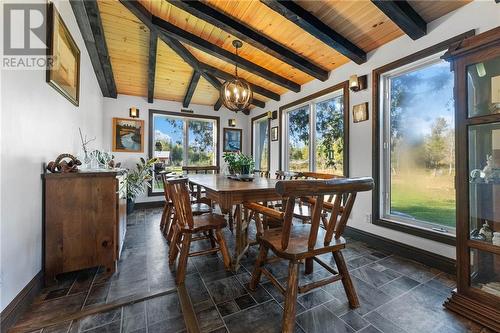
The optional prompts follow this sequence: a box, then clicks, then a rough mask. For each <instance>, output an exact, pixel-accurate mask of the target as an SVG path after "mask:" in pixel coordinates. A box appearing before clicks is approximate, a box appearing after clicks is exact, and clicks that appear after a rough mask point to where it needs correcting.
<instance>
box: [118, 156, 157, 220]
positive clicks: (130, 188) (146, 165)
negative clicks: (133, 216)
mask: <svg viewBox="0 0 500 333" xmlns="http://www.w3.org/2000/svg"><path fill="white" fill-rule="evenodd" d="M156 162H157V159H156V158H151V159H149V160H147V161H146V160H145V159H144V158H142V157H141V158H140V163H137V164H136V169H135V170H129V171H128V173H127V177H126V181H125V182H124V183H125V184H126V186H127V213H128V214H130V213H132V212H133V211H134V205H135V198H136V197H137V196H138V195H141V194H143V193H144V192H145V191H146V186H147V187H151V183H150V182H149V181H150V180H151V179H153V176H152V174H151V169H152V168H153V166H154V164H155V163H156Z"/></svg>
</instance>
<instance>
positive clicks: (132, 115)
mask: <svg viewBox="0 0 500 333" xmlns="http://www.w3.org/2000/svg"><path fill="white" fill-rule="evenodd" d="M128 115H129V116H130V118H139V109H138V108H136V107H131V108H130V109H129V113H128Z"/></svg>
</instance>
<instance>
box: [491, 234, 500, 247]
mask: <svg viewBox="0 0 500 333" xmlns="http://www.w3.org/2000/svg"><path fill="white" fill-rule="evenodd" d="M491 241H492V242H493V245H496V246H500V232H494V233H493V238H492V239H491Z"/></svg>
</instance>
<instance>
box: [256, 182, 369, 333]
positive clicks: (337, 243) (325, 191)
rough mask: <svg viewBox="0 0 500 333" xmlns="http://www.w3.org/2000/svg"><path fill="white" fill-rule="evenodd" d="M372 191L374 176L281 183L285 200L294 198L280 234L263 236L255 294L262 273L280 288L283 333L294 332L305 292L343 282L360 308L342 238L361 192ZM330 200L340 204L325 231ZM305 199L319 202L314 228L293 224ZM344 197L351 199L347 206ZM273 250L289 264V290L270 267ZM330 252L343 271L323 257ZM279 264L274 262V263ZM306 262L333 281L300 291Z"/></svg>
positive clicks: (352, 303)
mask: <svg viewBox="0 0 500 333" xmlns="http://www.w3.org/2000/svg"><path fill="white" fill-rule="evenodd" d="M372 189H373V179H372V178H368V177H366V178H352V179H328V180H295V181H280V182H278V183H277V184H276V191H277V192H278V193H279V194H280V195H282V196H283V197H286V198H288V200H287V204H286V207H285V211H284V212H282V214H283V226H282V228H279V229H268V230H264V232H263V233H262V234H260V235H258V236H257V241H258V243H259V245H260V250H259V255H258V257H257V261H256V263H255V267H254V270H253V272H252V279H251V281H250V289H252V290H255V288H256V287H257V284H258V283H259V281H260V278H261V275H262V273H264V274H265V275H266V276H267V277H268V278H269V280H270V281H271V282H272V283H273V284H274V286H276V287H277V288H278V290H279V291H281V292H282V293H283V294H284V295H285V307H284V315H283V327H282V332H285V333H288V332H293V329H294V325H295V304H296V299H297V293H305V292H308V291H310V290H312V289H314V288H318V287H321V286H324V285H326V284H329V283H333V282H336V281H339V280H341V281H342V283H343V285H344V290H345V292H346V294H347V298H348V299H349V304H350V306H351V308H356V307H358V306H359V300H358V297H357V295H356V291H355V289H354V286H353V284H352V281H351V278H350V276H349V271H348V270H347V266H346V263H345V261H344V257H343V256H342V252H341V250H342V249H343V248H344V247H345V243H346V242H345V240H344V238H343V237H342V234H343V233H344V230H345V227H346V224H347V220H348V218H349V215H350V214H351V210H352V207H353V205H354V200H355V199H356V195H357V193H358V192H364V191H370V190H372ZM328 195H333V196H334V197H335V199H334V201H333V210H332V212H331V214H330V218H329V221H328V225H327V227H326V230H323V229H321V228H320V227H319V225H320V215H321V212H322V210H323V202H324V198H325V196H328ZM299 197H312V198H314V200H315V203H314V206H313V212H312V218H311V224H298V225H293V223H292V219H293V210H294V206H295V199H296V198H299ZM343 198H346V199H345V201H344V200H343ZM269 250H271V251H272V252H274V254H275V255H276V257H277V258H278V259H284V260H288V261H289V266H288V281H287V285H286V288H285V287H283V286H282V285H281V284H280V283H279V282H278V280H277V279H276V278H275V277H274V276H273V275H272V274H271V272H270V271H268V270H267V269H266V268H264V265H265V264H266V263H267V256H268V252H269ZM329 252H331V253H332V254H333V257H334V260H335V263H336V264H337V269H338V271H336V270H334V269H333V268H332V267H330V266H329V265H328V264H327V263H325V262H323V261H322V260H321V259H320V258H318V257H317V256H319V255H321V254H324V253H329ZM275 260H276V259H274V258H273V260H272V262H274V261H275ZM303 260H305V261H306V262H307V261H310V262H311V263H312V260H314V261H316V262H318V263H319V264H320V265H321V266H323V267H324V268H325V269H326V270H328V271H329V272H330V273H332V276H331V277H327V278H324V279H322V280H319V281H315V282H311V283H308V284H306V285H303V286H299V285H298V281H299V277H298V275H299V264H300V262H301V261H303ZM270 262H271V261H270Z"/></svg>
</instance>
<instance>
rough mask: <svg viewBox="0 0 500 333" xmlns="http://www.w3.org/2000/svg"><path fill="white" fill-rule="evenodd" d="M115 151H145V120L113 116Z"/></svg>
mask: <svg viewBox="0 0 500 333" xmlns="http://www.w3.org/2000/svg"><path fill="white" fill-rule="evenodd" d="M113 151H117V152H124V153H142V152H144V120H139V119H126V118H113Z"/></svg>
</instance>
